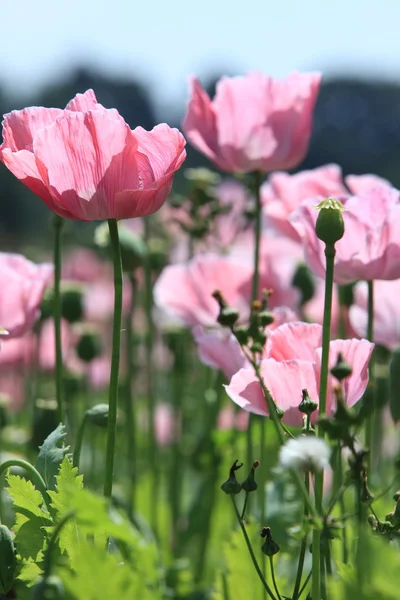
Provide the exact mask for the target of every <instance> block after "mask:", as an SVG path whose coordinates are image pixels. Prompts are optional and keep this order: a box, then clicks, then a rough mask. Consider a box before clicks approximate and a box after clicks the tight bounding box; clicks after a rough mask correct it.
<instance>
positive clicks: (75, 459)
mask: <svg viewBox="0 0 400 600" xmlns="http://www.w3.org/2000/svg"><path fill="white" fill-rule="evenodd" d="M86 423H87V414H86V413H85V414H84V415H83V419H82V421H81V424H80V426H79V429H78V433H77V434H76V440H75V447H74V453H73V456H72V463H73V465H74V467H78V468H79V460H80V457H81V451H82V444H83V435H84V433H85V428H86Z"/></svg>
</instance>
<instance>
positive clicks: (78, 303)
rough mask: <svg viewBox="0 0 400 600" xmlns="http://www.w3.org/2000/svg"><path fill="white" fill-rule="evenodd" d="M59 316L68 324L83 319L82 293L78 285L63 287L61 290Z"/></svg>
mask: <svg viewBox="0 0 400 600" xmlns="http://www.w3.org/2000/svg"><path fill="white" fill-rule="evenodd" d="M61 315H62V317H63V318H64V319H65V320H66V321H68V323H77V322H78V321H82V319H83V291H82V288H81V287H80V286H79V285H76V284H67V285H63V288H62V290H61Z"/></svg>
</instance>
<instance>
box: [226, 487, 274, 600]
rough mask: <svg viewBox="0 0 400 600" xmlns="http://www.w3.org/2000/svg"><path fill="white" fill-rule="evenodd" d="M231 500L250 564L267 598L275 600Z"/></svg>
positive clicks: (233, 500) (232, 498)
mask: <svg viewBox="0 0 400 600" xmlns="http://www.w3.org/2000/svg"><path fill="white" fill-rule="evenodd" d="M231 500H232V504H233V508H234V510H235V514H236V518H237V520H238V523H239V525H240V529H241V530H242V533H243V537H244V539H245V542H246V546H247V549H248V551H249V554H250V557H251V560H252V563H253V565H254V568H255V570H256V572H257V575H258V577H259V579H260V581H261V583H262V584H263V586H264V589H265V591H266V592H267V594H268V596H269V597H270V598H271V600H276V598H275V596H274V594H273V592H272V590H271V588H270V587H269V585H268V583H267V582H266V581H265V577H264V575H263V574H262V571H261V569H260V567H259V564H258V562H257V559H256V557H255V554H254V551H253V548H252V545H251V542H250V539H249V536H248V535H247V531H246V527H245V526H244V523H243V521H242V519H241V518H240V514H239V511H238V507H237V506H236V502H235V498H234V497H233V496H231Z"/></svg>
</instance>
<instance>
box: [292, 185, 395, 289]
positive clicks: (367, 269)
mask: <svg viewBox="0 0 400 600" xmlns="http://www.w3.org/2000/svg"><path fill="white" fill-rule="evenodd" d="M340 201H341V202H342V204H343V205H344V207H345V208H346V210H345V211H344V212H343V213H342V214H343V219H344V223H345V233H344V236H343V238H342V239H341V240H339V241H338V242H337V244H336V257H335V273H334V278H335V281H336V283H339V284H346V283H352V282H354V281H357V280H359V279H362V280H372V279H398V278H400V193H399V192H398V190H396V189H394V188H389V187H385V186H378V187H375V188H371V189H370V190H369V191H367V192H364V193H362V194H360V195H359V196H350V197H342V198H340ZM315 205H316V202H315V200H311V201H307V202H305V203H304V204H303V205H302V206H300V207H299V208H298V210H297V211H295V212H294V213H293V215H292V216H291V217H290V220H291V222H292V224H293V225H294V227H295V228H296V229H297V231H298V233H299V234H300V236H301V238H302V241H303V246H304V253H305V259H306V262H307V264H308V266H309V267H310V269H311V270H312V271H313V272H314V273H315V274H316V275H318V276H320V277H324V273H325V256H324V247H325V245H324V244H323V242H321V241H320V240H319V239H318V238H317V236H316V234H315V223H316V220H317V217H318V211H317V210H315Z"/></svg>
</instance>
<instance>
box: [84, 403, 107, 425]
mask: <svg viewBox="0 0 400 600" xmlns="http://www.w3.org/2000/svg"><path fill="white" fill-rule="evenodd" d="M85 416H86V418H87V420H88V421H89V423H93V425H97V427H107V424H108V404H96V405H95V406H92V407H91V408H88V410H87V411H86V412H85Z"/></svg>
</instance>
